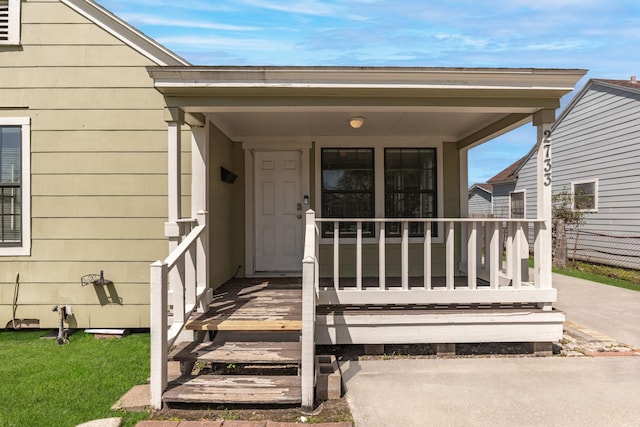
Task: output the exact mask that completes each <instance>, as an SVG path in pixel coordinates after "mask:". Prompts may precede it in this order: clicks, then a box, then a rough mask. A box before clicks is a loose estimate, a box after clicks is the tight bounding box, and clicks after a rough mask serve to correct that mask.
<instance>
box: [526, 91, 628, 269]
mask: <svg viewBox="0 0 640 427" xmlns="http://www.w3.org/2000/svg"><path fill="white" fill-rule="evenodd" d="M552 140H553V154H552V158H553V192H554V194H557V193H559V192H561V191H570V190H571V183H572V182H577V181H588V180H597V182H598V195H597V198H598V209H597V212H592V213H588V214H586V215H585V219H586V224H585V225H584V226H583V227H581V230H583V231H584V233H581V234H580V237H579V238H578V257H579V258H582V259H586V260H590V261H592V262H600V263H609V264H612V265H618V266H624V267H630V268H636V269H640V186H639V185H638V183H640V169H639V168H638V163H639V162H640V85H638V88H637V89H636V90H634V89H627V88H625V87H622V86H619V85H616V86H615V87H612V86H611V85H609V84H604V83H601V82H598V81H593V80H592V81H590V82H589V83H588V84H587V86H586V87H585V89H583V91H582V92H581V93H580V94H578V95H577V98H576V100H575V101H574V102H573V103H572V104H570V106H569V109H568V110H567V111H566V112H564V114H563V115H562V116H561V118H560V120H559V121H558V122H557V123H556V124H555V126H554V129H553V133H552ZM535 168H536V158H535V155H533V156H531V157H530V158H529V159H528V160H527V162H526V163H525V164H524V166H523V167H522V169H521V170H520V172H519V176H518V184H517V187H518V188H526V189H527V190H529V189H531V190H533V191H527V210H528V211H529V210H530V209H531V205H532V204H533V203H535V197H536V193H535V180H534V179H532V176H535ZM589 233H591V234H589ZM630 236H631V237H635V239H634V238H630ZM573 244H574V241H573V239H570V242H569V246H570V247H571V251H572V250H573Z"/></svg>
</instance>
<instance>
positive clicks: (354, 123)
mask: <svg viewBox="0 0 640 427" xmlns="http://www.w3.org/2000/svg"><path fill="white" fill-rule="evenodd" d="M364 120H365V118H364V117H360V116H354V117H351V118H350V119H349V126H351V127H352V128H353V129H360V128H361V127H362V125H364Z"/></svg>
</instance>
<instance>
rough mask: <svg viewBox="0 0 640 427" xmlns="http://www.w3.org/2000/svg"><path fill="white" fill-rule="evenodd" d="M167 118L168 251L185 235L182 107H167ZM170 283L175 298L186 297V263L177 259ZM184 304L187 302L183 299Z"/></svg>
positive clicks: (166, 223)
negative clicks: (181, 219)
mask: <svg viewBox="0 0 640 427" xmlns="http://www.w3.org/2000/svg"><path fill="white" fill-rule="evenodd" d="M165 120H166V122H167V127H168V140H167V143H168V147H167V158H168V167H167V180H168V202H169V210H168V220H167V222H165V224H164V235H165V236H166V237H167V238H168V239H169V253H172V252H173V251H174V250H175V249H176V248H177V247H178V245H179V244H180V239H181V236H183V235H184V224H183V223H180V222H179V221H178V220H179V219H180V218H181V215H182V201H181V199H182V190H181V188H182V167H181V160H182V159H181V147H182V133H181V132H182V129H181V127H182V123H184V112H183V111H182V110H180V109H179V108H167V109H165ZM169 277H170V278H169V284H170V288H171V293H172V301H170V303H172V302H175V301H184V291H183V289H184V288H183V286H182V284H183V281H184V263H178V265H176V267H175V268H174V269H173V270H172V271H171V272H170V273H169ZM182 304H184V302H183V303H182Z"/></svg>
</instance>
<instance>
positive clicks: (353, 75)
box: [148, 67, 585, 93]
mask: <svg viewBox="0 0 640 427" xmlns="http://www.w3.org/2000/svg"><path fill="white" fill-rule="evenodd" d="M148 71H149V74H151V76H152V77H153V78H154V79H155V81H156V87H167V88H170V87H204V88H206V87H211V88H237V87H242V88H265V87H268V88H280V87H287V88H292V87H293V88H320V89H324V88H356V89H385V88H394V89H434V90H438V89H442V90H456V89H461V90H482V89H485V90H524V91H554V92H565V93H566V92H569V91H571V90H573V88H574V86H575V84H576V83H577V81H578V80H579V79H580V78H581V77H582V76H583V75H584V73H585V71H584V70H538V69H527V70H521V69H514V70H508V69H507V70H494V69H440V68H438V69H430V68H417V67H416V68H364V69H363V68H358V67H189V68H175V67H168V68H166V69H158V68H153V67H151V68H149V69H148Z"/></svg>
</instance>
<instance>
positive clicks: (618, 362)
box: [342, 357, 640, 427]
mask: <svg viewBox="0 0 640 427" xmlns="http://www.w3.org/2000/svg"><path fill="white" fill-rule="evenodd" d="M342 369H343V379H344V381H345V383H346V387H347V399H348V401H349V405H350V406H351V411H352V414H353V417H354V420H355V424H356V426H358V427H359V426H367V427H397V426H403V427H413V426H415V427H422V426H492V427H499V426H509V427H512V426H632V425H633V426H637V425H638V423H639V420H640V407H639V406H638V396H640V375H639V374H638V373H639V372H640V357H599V358H596V357H543V358H537V357H518V358H486V359H483V358H457V359H414V360H397V359H396V360H375V361H358V362H353V361H351V362H346V363H345V364H343V365H342Z"/></svg>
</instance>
